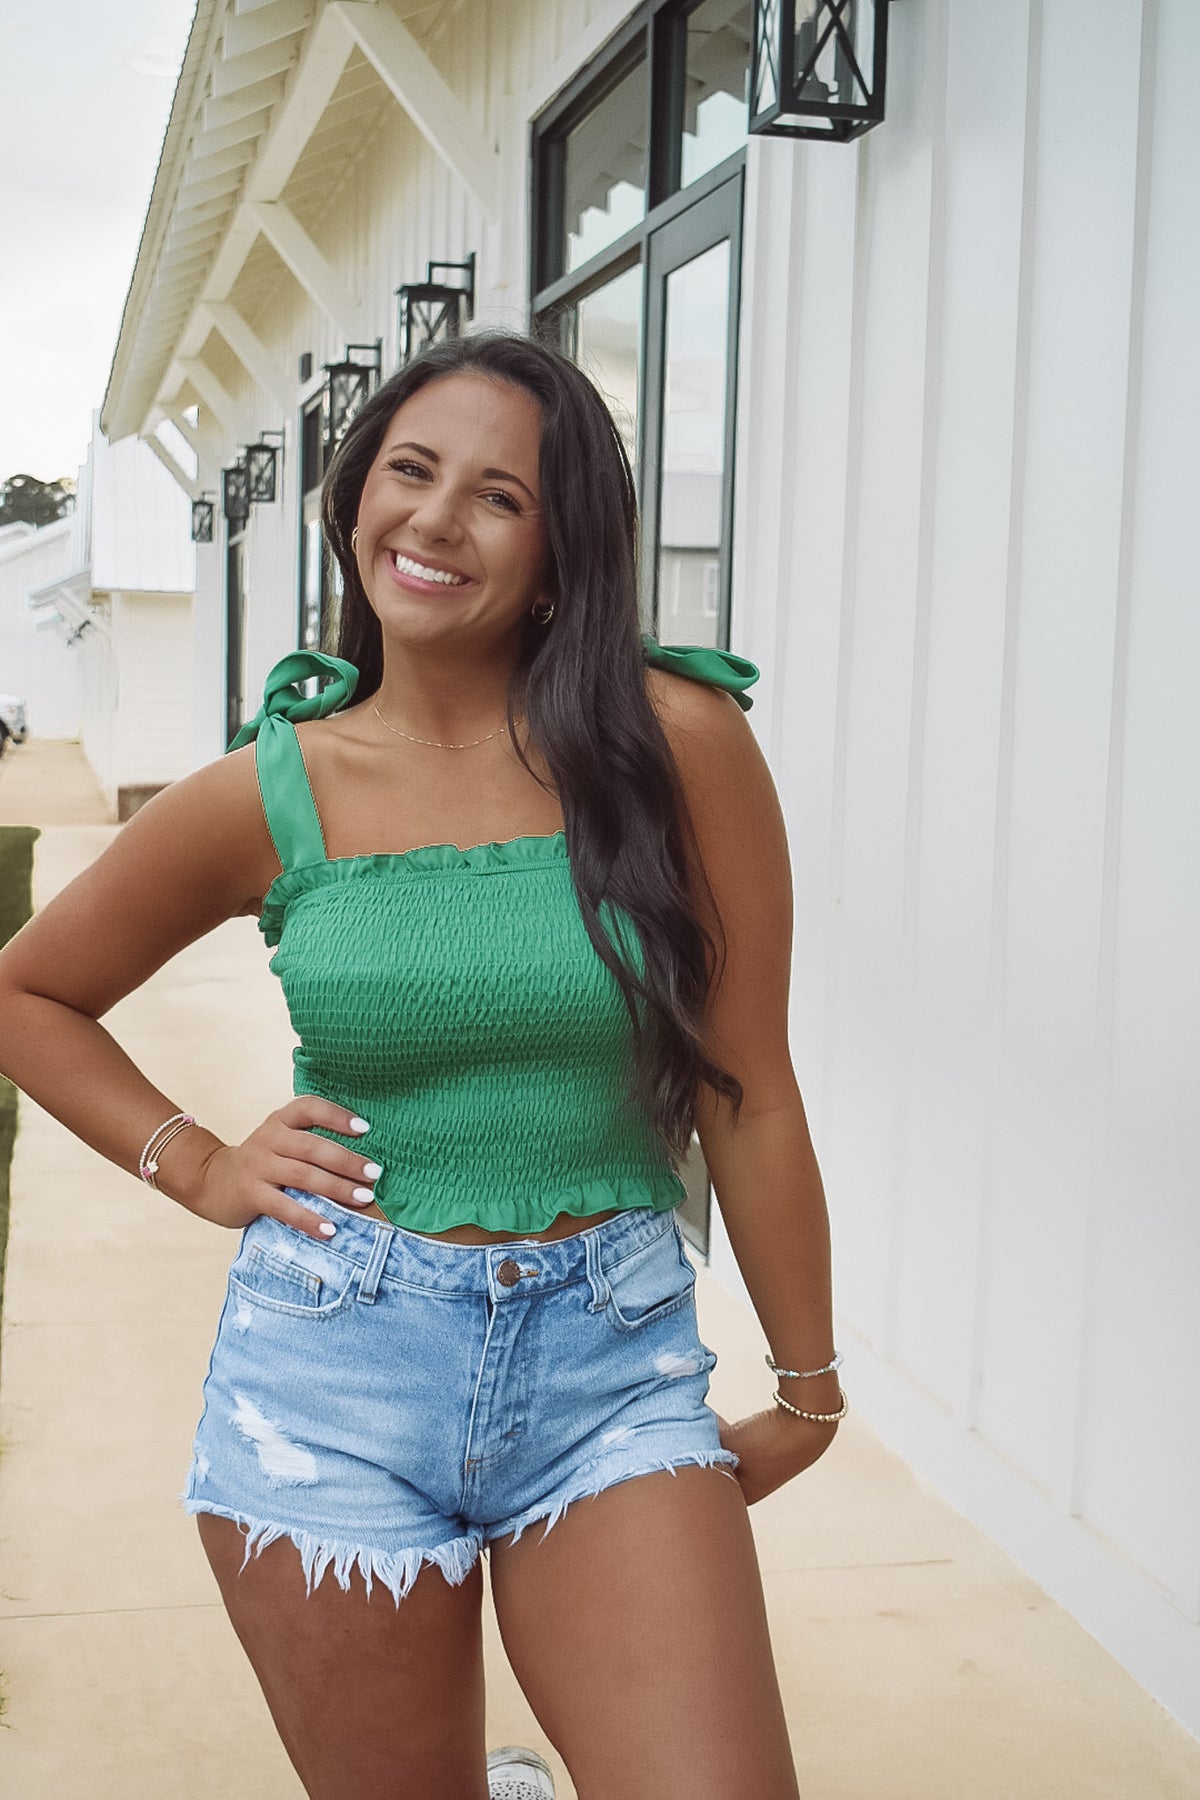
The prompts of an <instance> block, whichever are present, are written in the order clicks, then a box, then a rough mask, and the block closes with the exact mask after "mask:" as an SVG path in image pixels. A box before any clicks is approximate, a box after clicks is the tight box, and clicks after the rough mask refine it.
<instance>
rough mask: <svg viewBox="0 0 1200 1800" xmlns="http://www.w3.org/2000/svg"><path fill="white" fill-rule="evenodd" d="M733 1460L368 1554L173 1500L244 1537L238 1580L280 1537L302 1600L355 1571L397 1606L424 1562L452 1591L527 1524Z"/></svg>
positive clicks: (574, 1493) (599, 1489) (681, 1464)
mask: <svg viewBox="0 0 1200 1800" xmlns="http://www.w3.org/2000/svg"><path fill="white" fill-rule="evenodd" d="M737 1463H738V1458H737V1457H736V1456H735V1455H734V1453H733V1451H732V1450H724V1449H722V1450H714V1451H704V1450H693V1451H691V1452H689V1453H687V1454H686V1455H680V1456H673V1457H659V1458H656V1459H655V1460H653V1461H649V1462H647V1461H642V1462H639V1463H637V1464H636V1465H631V1466H629V1467H627V1468H617V1469H613V1468H609V1469H606V1470H605V1471H604V1473H603V1474H600V1475H599V1476H598V1477H594V1478H593V1479H590V1480H586V1481H584V1482H581V1483H580V1485H579V1486H578V1487H574V1488H572V1490H571V1492H570V1493H568V1494H563V1495H562V1496H561V1497H560V1498H559V1499H557V1500H555V1501H553V1502H551V1503H549V1504H547V1503H546V1502H541V1503H540V1504H539V1505H537V1506H533V1507H530V1508H529V1509H528V1511H527V1512H524V1513H522V1514H520V1515H519V1516H518V1517H517V1518H516V1519H508V1520H505V1522H504V1523H503V1524H500V1525H496V1526H495V1527H494V1528H492V1529H490V1530H488V1531H486V1532H485V1531H482V1530H480V1529H475V1530H472V1531H470V1532H468V1533H467V1535H466V1536H465V1537H456V1538H450V1539H448V1540H447V1542H446V1543H444V1544H436V1545H433V1546H432V1547H430V1548H416V1549H410V1550H394V1551H393V1550H375V1549H372V1548H371V1547H370V1546H369V1545H365V1544H362V1545H359V1544H346V1543H341V1542H339V1541H336V1540H334V1541H332V1542H331V1541H329V1540H327V1539H324V1538H319V1537H317V1536H316V1535H315V1534H314V1533H313V1532H311V1531H305V1530H304V1529H303V1528H302V1527H297V1526H290V1525H280V1524H277V1523H274V1522H272V1521H270V1520H265V1519H257V1518H254V1517H253V1516H252V1515H250V1514H249V1513H244V1512H239V1511H237V1510H236V1509H235V1508H233V1507H230V1506H221V1505H219V1504H217V1503H216V1502H215V1501H210V1500H197V1499H193V1498H192V1497H191V1496H189V1495H188V1494H182V1495H181V1496H180V1503H181V1505H182V1506H183V1510H184V1511H185V1512H186V1513H189V1514H192V1515H195V1514H196V1513H210V1514H212V1515H213V1516H214V1517H215V1518H218V1519H230V1520H232V1522H233V1523H234V1524H235V1525H236V1526H237V1527H238V1529H239V1530H240V1531H241V1533H242V1535H243V1538H244V1540H245V1553H244V1555H243V1557H242V1564H241V1568H240V1569H239V1570H238V1574H239V1575H241V1574H243V1573H244V1572H245V1570H246V1567H247V1565H248V1563H249V1561H250V1558H251V1556H255V1557H257V1556H261V1555H262V1553H263V1551H264V1550H265V1549H266V1548H267V1546H268V1545H269V1544H274V1543H276V1542H277V1541H278V1540H279V1539H280V1538H286V1539H287V1540H288V1541H289V1542H290V1543H292V1544H294V1545H295V1547H296V1549H297V1550H298V1551H299V1553H300V1564H301V1568H302V1569H303V1571H304V1587H305V1593H306V1595H307V1596H308V1597H309V1598H311V1596H312V1593H313V1590H314V1589H315V1588H316V1587H318V1586H319V1585H320V1583H321V1581H322V1579H323V1578H324V1576H325V1575H326V1574H327V1573H328V1572H329V1570H331V1569H332V1571H333V1576H334V1580H335V1581H336V1582H337V1584H338V1586H339V1587H340V1588H341V1589H342V1590H343V1591H344V1592H346V1593H349V1591H350V1577H351V1574H352V1573H353V1571H354V1570H355V1569H356V1568H357V1569H358V1571H359V1573H360V1574H361V1576H362V1578H363V1584H364V1586H365V1588H366V1592H367V1597H368V1599H369V1598H370V1595H371V1588H372V1585H373V1583H374V1582H375V1581H379V1582H380V1583H381V1585H382V1586H383V1587H385V1588H386V1589H387V1591H388V1593H389V1594H390V1595H391V1596H392V1599H393V1600H394V1602H395V1603H396V1605H397V1607H398V1606H399V1605H400V1602H401V1600H403V1599H404V1597H405V1595H406V1594H408V1593H409V1592H410V1590H411V1589H412V1586H413V1583H414V1582H415V1581H416V1579H417V1576H418V1575H419V1574H420V1572H421V1570H422V1568H424V1567H425V1566H426V1564H432V1565H433V1566H434V1567H436V1568H438V1569H440V1570H441V1572H442V1574H443V1575H444V1576H445V1578H446V1580H447V1582H448V1583H449V1584H450V1586H451V1587H459V1586H461V1584H462V1583H463V1582H464V1581H465V1580H466V1579H467V1576H468V1575H469V1574H470V1573H471V1570H472V1569H473V1568H474V1567H475V1564H476V1562H477V1561H478V1560H479V1553H480V1551H481V1550H490V1549H491V1546H492V1544H493V1543H495V1542H497V1541H498V1540H499V1539H500V1538H508V1539H510V1540H511V1542H512V1543H514V1544H515V1543H516V1542H517V1541H518V1539H519V1538H521V1537H522V1536H523V1534H524V1533H525V1532H526V1531H528V1529H529V1528H530V1526H531V1525H543V1527H544V1529H543V1531H542V1535H541V1537H540V1538H539V1539H538V1542H539V1543H542V1544H544V1543H545V1541H546V1539H547V1537H548V1536H549V1535H550V1533H551V1531H553V1529H554V1527H555V1526H556V1525H557V1524H558V1523H559V1521H560V1520H561V1519H562V1517H563V1516H564V1514H565V1513H566V1511H567V1508H568V1507H570V1506H573V1505H574V1504H575V1502H576V1501H577V1500H595V1499H596V1498H598V1496H599V1495H600V1494H603V1493H606V1492H607V1491H608V1489H609V1488H613V1487H618V1486H620V1485H621V1483H622V1482H626V1481H633V1480H635V1479H636V1478H637V1477H638V1476H640V1475H658V1474H668V1475H674V1474H675V1473H676V1471H677V1470H678V1469H682V1468H688V1467H697V1468H702V1469H719V1470H720V1472H721V1474H722V1475H725V1476H728V1478H729V1479H730V1480H731V1481H736V1480H737V1476H736V1475H735V1474H734V1472H733V1471H734V1469H735V1468H736V1467H737ZM730 1465H732V1466H730Z"/></svg>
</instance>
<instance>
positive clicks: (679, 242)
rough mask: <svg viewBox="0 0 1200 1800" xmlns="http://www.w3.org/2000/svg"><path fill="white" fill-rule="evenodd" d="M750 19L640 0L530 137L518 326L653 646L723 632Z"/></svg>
mask: <svg viewBox="0 0 1200 1800" xmlns="http://www.w3.org/2000/svg"><path fill="white" fill-rule="evenodd" d="M752 17H753V7H752V6H751V5H748V4H739V3H738V0H646V4H644V5H643V6H642V7H641V8H640V10H639V11H638V12H637V13H636V14H635V15H634V17H633V18H632V19H631V20H630V21H629V22H628V24H627V25H626V26H625V28H624V29H623V30H622V31H621V32H620V33H619V34H618V35H617V37H616V38H614V39H613V40H612V42H611V43H610V44H609V46H608V49H607V50H606V52H605V53H604V56H603V58H602V59H601V60H600V61H599V62H598V63H596V64H593V65H592V66H590V67H589V68H587V69H585V70H583V71H582V72H581V74H580V75H579V77H578V79H577V80H576V81H575V82H574V83H573V84H572V86H571V87H569V88H568V89H567V90H566V92H565V93H564V94H563V95H562V96H561V97H560V98H559V99H558V100H556V101H555V102H554V104H553V105H552V106H551V107H550V108H548V109H547V111H546V112H545V113H544V114H543V115H542V117H541V118H540V119H538V120H537V121H536V123H535V125H534V132H533V196H534V210H533V217H534V241H533V245H532V277H531V289H532V293H533V300H532V307H531V311H532V320H533V326H534V329H535V330H536V331H537V332H538V333H539V335H541V336H543V337H546V338H548V339H549V340H550V341H551V342H554V343H557V344H558V346H559V347H560V348H561V349H562V350H563V351H565V353H566V354H567V355H568V356H570V357H572V358H573V359H574V360H575V361H576V362H578V363H579V365H580V367H581V368H583V369H585V370H586V371H587V373H588V374H589V375H590V376H591V377H592V379H593V381H595V383H596V385H597V387H598V388H599V389H600V390H601V392H602V393H603V394H604V396H605V397H606V399H607V400H608V401H609V404H610V405H611V407H612V410H613V413H614V415H615V417H616V419H617V422H618V425H619V427H620V430H621V432H622V435H623V437H624V439H625V445H626V448H627V450H628V451H629V455H630V460H631V462H632V463H633V466H634V472H635V475H636V477H637V483H638V495H639V500H640V506H641V529H642V544H641V558H640V565H641V571H642V583H643V592H642V606H643V612H644V616H645V618H646V621H647V623H648V624H649V625H651V626H652V627H653V628H654V629H655V630H656V631H657V633H658V635H659V636H660V637H661V638H662V639H663V640H664V641H665V642H668V643H670V642H674V643H689V644H706V645H712V646H723V645H725V644H727V643H728V632H729V575H730V564H731V556H730V550H731V537H732V527H733V477H734V467H733V421H734V400H735V394H736V382H737V320H738V305H739V295H740V272H741V226H742V178H743V167H744V162H745V143H746V126H747V118H748V110H749V102H748V96H749V74H750V40H751V33H752ZM683 1173H684V1179H685V1182H686V1185H687V1190H688V1197H687V1199H686V1200H685V1201H684V1202H683V1204H682V1206H681V1207H680V1217H681V1220H682V1223H683V1228H684V1231H685V1232H686V1233H687V1236H688V1237H689V1238H690V1240H691V1241H692V1243H694V1244H695V1245H696V1246H697V1248H698V1249H700V1250H701V1251H702V1252H704V1253H707V1250H708V1239H709V1214H710V1196H709V1183H708V1174H707V1171H706V1169H705V1167H704V1162H703V1158H702V1157H701V1155H700V1151H699V1146H698V1144H695V1143H693V1146H692V1151H691V1154H690V1155H689V1157H688V1158H687V1160H686V1165H685V1168H684V1171H683Z"/></svg>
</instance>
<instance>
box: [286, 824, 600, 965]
mask: <svg viewBox="0 0 1200 1800" xmlns="http://www.w3.org/2000/svg"><path fill="white" fill-rule="evenodd" d="M567 860H568V859H567V837H566V833H565V832H564V831H555V832H552V833H549V834H547V835H544V836H534V837H515V838H502V839H500V840H499V841H497V842H493V843H490V844H470V845H468V846H466V847H465V848H461V847H460V846H459V845H458V844H418V845H417V846H416V847H415V848H414V849H412V850H393V851H386V850H385V851H377V852H375V853H374V854H370V855H366V856H338V857H330V858H328V859H326V860H325V861H323V862H311V863H301V864H299V865H298V866H297V867H296V868H293V869H285V870H284V872H283V874H282V875H277V876H276V878H275V880H274V881H273V882H272V883H271V885H270V887H269V888H268V889H267V892H266V894H265V896H264V897H263V904H262V911H261V913H260V914H259V919H258V928H259V930H260V931H261V932H262V934H263V936H264V937H265V938H266V940H267V943H268V944H277V943H278V942H279V938H280V935H281V933H282V930H283V917H284V913H285V912H286V910H287V907H288V905H289V903H290V902H291V901H292V900H294V899H296V898H297V896H298V895H300V894H304V893H311V892H313V891H314V890H315V889H317V888H323V887H329V886H330V885H332V884H334V883H336V882H339V881H346V880H349V879H351V878H355V877H358V876H362V875H381V876H384V877H385V878H387V879H394V878H396V877H400V878H402V879H408V878H411V877H413V876H424V875H505V874H512V873H514V872H519V871H521V870H527V869H542V868H547V867H550V866H552V865H554V864H556V863H566V862H567Z"/></svg>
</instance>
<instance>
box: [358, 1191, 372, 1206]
mask: <svg viewBox="0 0 1200 1800" xmlns="http://www.w3.org/2000/svg"><path fill="white" fill-rule="evenodd" d="M353 1194H354V1198H355V1199H356V1200H357V1201H359V1202H360V1203H361V1204H362V1205H363V1206H369V1205H370V1204H371V1201H372V1200H373V1199H374V1198H375V1196H374V1194H373V1193H372V1192H371V1190H370V1188H354V1189H353Z"/></svg>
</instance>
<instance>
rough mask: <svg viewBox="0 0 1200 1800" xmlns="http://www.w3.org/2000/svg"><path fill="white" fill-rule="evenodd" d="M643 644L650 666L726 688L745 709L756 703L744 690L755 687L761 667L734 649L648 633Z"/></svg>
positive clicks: (711, 685)
mask: <svg viewBox="0 0 1200 1800" xmlns="http://www.w3.org/2000/svg"><path fill="white" fill-rule="evenodd" d="M642 644H643V646H644V648H645V651H646V661H647V662H648V663H649V664H650V666H651V668H655V669H668V670H669V671H670V672H671V674H672V675H686V676H687V678H688V680H689V681H703V682H704V683H706V684H707V686H709V687H718V688H724V690H725V692H726V693H727V694H732V695H733V697H734V699H735V700H736V701H737V703H738V705H739V706H740V707H741V709H742V711H743V712H749V711H750V708H751V707H752V706H753V704H754V702H753V700H751V698H750V696H749V694H747V693H745V692H744V690H745V689H746V688H748V687H753V685H754V683H755V682H756V681H757V680H758V678H759V670H758V669H757V668H756V666H755V665H754V663H752V662H750V661H748V660H747V658H746V657H744V656H735V655H734V653H733V651H732V650H711V649H709V648H707V647H706V646H705V645H703V644H660V643H657V642H656V641H655V639H654V638H652V637H650V636H648V635H647V636H644V637H643V638H642Z"/></svg>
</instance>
